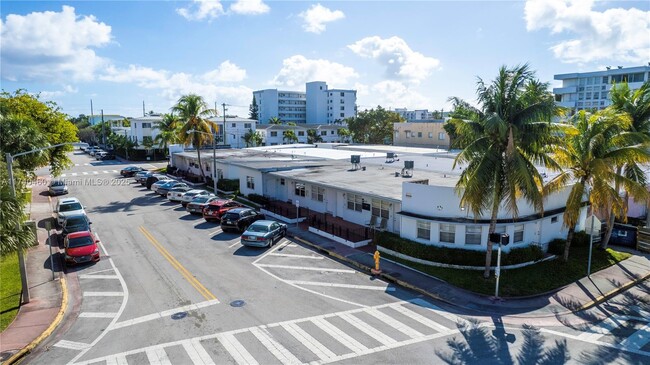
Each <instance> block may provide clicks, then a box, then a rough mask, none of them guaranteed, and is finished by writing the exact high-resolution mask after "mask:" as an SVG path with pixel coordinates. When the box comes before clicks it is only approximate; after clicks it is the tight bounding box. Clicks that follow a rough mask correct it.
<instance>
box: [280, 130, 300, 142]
mask: <svg viewBox="0 0 650 365" xmlns="http://www.w3.org/2000/svg"><path fill="white" fill-rule="evenodd" d="M282 140H284V141H287V142H289V144H291V143H296V142H298V136H296V132H295V131H294V130H293V129H287V130H286V131H284V132H282Z"/></svg>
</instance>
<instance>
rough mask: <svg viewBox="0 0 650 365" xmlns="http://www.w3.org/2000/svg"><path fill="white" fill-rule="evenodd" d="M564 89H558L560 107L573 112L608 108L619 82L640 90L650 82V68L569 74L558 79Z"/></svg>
mask: <svg viewBox="0 0 650 365" xmlns="http://www.w3.org/2000/svg"><path fill="white" fill-rule="evenodd" d="M554 79H555V80H561V81H562V87H558V88H554V89H553V93H554V94H555V101H556V103H557V105H558V106H562V107H565V108H569V109H571V110H572V112H575V111H578V110H584V109H604V108H606V107H608V106H609V105H610V104H611V100H610V98H609V91H610V90H611V88H612V85H613V84H615V83H617V84H618V83H621V82H627V83H628V85H629V86H630V89H632V90H636V89H638V88H640V87H641V85H643V83H644V82H646V81H648V80H650V65H649V66H638V67H625V68H624V67H615V68H613V67H607V68H606V70H603V71H594V72H583V73H577V72H576V73H569V74H560V75H555V76H554Z"/></svg>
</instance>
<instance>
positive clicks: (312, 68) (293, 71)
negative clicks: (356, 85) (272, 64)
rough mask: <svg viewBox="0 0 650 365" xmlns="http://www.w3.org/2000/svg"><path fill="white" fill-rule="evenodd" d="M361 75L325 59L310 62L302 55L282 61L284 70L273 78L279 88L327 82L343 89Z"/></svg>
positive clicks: (273, 82)
mask: <svg viewBox="0 0 650 365" xmlns="http://www.w3.org/2000/svg"><path fill="white" fill-rule="evenodd" d="M358 77H359V75H358V74H357V73H356V71H354V69H353V68H352V67H348V66H344V65H341V64H340V63H336V62H331V61H328V60H323V59H316V60H310V59H307V58H305V56H302V55H295V56H291V57H289V58H286V59H284V61H282V69H281V70H280V72H279V73H278V74H277V75H276V76H275V78H273V81H272V84H274V85H277V86H290V87H295V86H301V87H304V84H305V83H306V82H309V81H326V82H327V83H328V84H330V85H336V87H342V86H344V85H348V83H349V82H350V81H351V79H354V78H358Z"/></svg>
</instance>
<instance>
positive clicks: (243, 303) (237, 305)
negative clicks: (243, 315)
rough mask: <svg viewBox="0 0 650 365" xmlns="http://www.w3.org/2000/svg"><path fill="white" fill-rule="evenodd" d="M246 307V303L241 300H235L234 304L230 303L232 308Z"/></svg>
mask: <svg viewBox="0 0 650 365" xmlns="http://www.w3.org/2000/svg"><path fill="white" fill-rule="evenodd" d="M244 305H246V302H244V301H243V300H241V299H238V300H233V301H232V302H230V306H231V307H235V308H239V307H243V306H244Z"/></svg>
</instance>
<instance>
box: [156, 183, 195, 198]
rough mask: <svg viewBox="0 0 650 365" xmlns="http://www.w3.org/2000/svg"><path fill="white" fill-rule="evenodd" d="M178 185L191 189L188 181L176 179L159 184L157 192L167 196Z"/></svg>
mask: <svg viewBox="0 0 650 365" xmlns="http://www.w3.org/2000/svg"><path fill="white" fill-rule="evenodd" d="M176 187H179V188H183V187H185V188H188V189H189V185H187V184H186V183H184V182H180V181H176V180H172V181H170V182H167V183H164V184H162V185H160V186H158V188H157V189H156V193H158V194H160V196H164V197H166V196H167V193H168V192H169V191H170V190H171V189H173V188H176Z"/></svg>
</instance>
